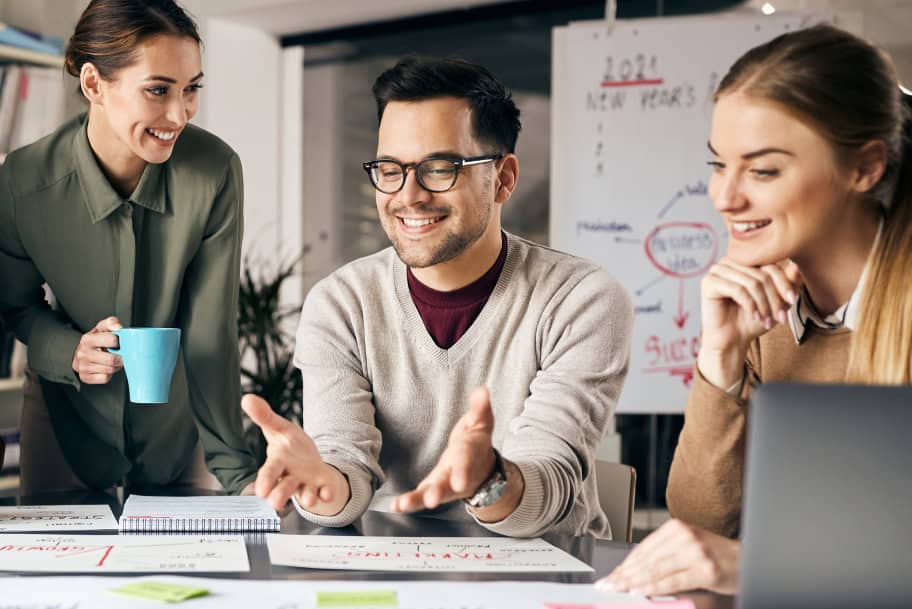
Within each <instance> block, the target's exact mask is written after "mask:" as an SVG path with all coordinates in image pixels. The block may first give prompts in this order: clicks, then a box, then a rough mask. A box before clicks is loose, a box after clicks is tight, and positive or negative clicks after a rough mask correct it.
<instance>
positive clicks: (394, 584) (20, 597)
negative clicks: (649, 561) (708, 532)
mask: <svg viewBox="0 0 912 609" xmlns="http://www.w3.org/2000/svg"><path fill="white" fill-rule="evenodd" d="M2 581H3V600H2V602H0V606H2V607H3V609H89V608H91V609H115V608H123V607H147V606H148V607H149V608H150V609H152V608H154V607H165V606H166V604H164V603H157V602H154V601H146V600H131V599H130V598H129V597H125V596H120V595H117V594H114V593H112V592H110V590H111V589H112V588H117V587H120V586H123V585H125V584H128V583H134V582H138V581H155V582H170V583H174V584H181V585H185V586H197V587H200V588H205V589H207V590H209V595H208V596H203V597H199V598H194V599H193V600H190V601H187V602H186V603H181V604H180V605H179V606H183V605H186V606H187V607H188V608H189V607H192V609H226V608H232V607H238V608H245V609H246V608H249V607H256V609H324V608H325V607H326V606H327V605H325V604H324V605H323V607H321V606H320V605H318V602H317V593H319V592H334V593H338V592H352V593H358V592H389V591H394V592H395V594H396V601H397V605H396V607H395V609H542V608H543V607H544V606H545V604H546V603H551V604H577V605H588V604H595V603H620V602H627V603H635V602H643V601H644V600H645V599H644V598H643V597H641V596H633V595H629V594H609V593H606V592H600V591H598V590H596V589H595V587H594V586H591V585H588V584H552V583H538V582H453V581H433V582H403V581H370V582H350V581H336V582H334V581H282V580H263V581H258V580H232V579H214V578H199V577H178V576H173V575H164V576H149V577H8V578H4V579H3V580H2ZM361 609H368V608H367V607H365V606H363V605H362V606H361ZM370 609H373V608H370ZM388 609H394V608H392V607H389V608H388Z"/></svg>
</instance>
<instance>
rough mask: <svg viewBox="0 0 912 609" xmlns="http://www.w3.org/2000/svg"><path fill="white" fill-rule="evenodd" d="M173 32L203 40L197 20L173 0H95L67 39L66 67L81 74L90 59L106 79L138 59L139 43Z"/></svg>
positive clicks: (177, 34)
mask: <svg viewBox="0 0 912 609" xmlns="http://www.w3.org/2000/svg"><path fill="white" fill-rule="evenodd" d="M162 34H170V35H174V36H185V37H187V38H192V39H193V40H195V41H196V42H197V43H198V44H202V40H201V39H200V35H199V31H198V29H197V26H196V22H195V21H194V20H193V18H192V17H190V15H189V14H187V12H186V11H185V10H184V9H183V8H181V7H180V6H179V5H178V4H177V3H176V2H174V0H92V1H91V2H89V5H88V6H87V7H86V9H85V11H83V13H82V15H81V16H80V17H79V22H78V23H77V24H76V31H74V32H73V36H72V37H70V40H69V42H68V43H67V47H66V53H65V63H64V67H65V69H66V71H67V72H68V73H69V74H71V75H73V76H75V77H76V78H79V74H80V72H81V71H82V66H83V65H85V64H86V63H91V64H92V65H94V66H95V67H96V68H97V69H98V72H99V74H100V75H101V77H102V78H104V79H105V80H113V79H114V78H115V75H116V73H117V71H118V70H120V69H121V68H125V67H127V66H129V65H130V64H132V63H133V61H134V60H135V59H136V53H137V52H138V50H139V45H140V44H142V43H143V42H144V41H145V40H147V39H148V38H151V37H152V36H158V35H162Z"/></svg>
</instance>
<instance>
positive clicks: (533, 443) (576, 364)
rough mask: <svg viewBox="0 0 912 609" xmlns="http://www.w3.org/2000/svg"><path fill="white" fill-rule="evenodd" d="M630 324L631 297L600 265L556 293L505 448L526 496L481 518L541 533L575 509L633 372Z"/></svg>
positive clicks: (506, 530) (508, 529) (523, 532)
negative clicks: (506, 510)
mask: <svg viewBox="0 0 912 609" xmlns="http://www.w3.org/2000/svg"><path fill="white" fill-rule="evenodd" d="M632 325H633V309H632V305H631V302H630V298H629V296H628V295H627V293H626V291H625V290H624V289H623V288H622V287H621V286H620V284H619V283H617V282H616V281H615V280H614V279H613V278H612V277H611V276H609V275H608V274H607V273H606V272H604V271H602V270H596V271H593V272H590V273H589V274H587V275H585V276H584V277H582V278H581V279H580V280H579V281H578V282H577V283H576V284H575V285H573V286H570V287H569V288H567V289H565V290H562V291H560V292H558V294H557V295H556V296H555V304H554V306H553V307H550V309H549V310H548V311H547V312H546V315H545V316H544V318H543V320H542V323H541V325H540V329H539V333H540V338H539V344H540V346H541V353H540V362H541V363H540V370H539V372H538V374H536V376H535V379H534V380H533V381H532V383H531V386H530V388H529V397H528V398H526V400H525V402H524V404H523V408H522V411H521V413H520V415H519V416H517V417H516V418H514V419H513V420H512V421H510V422H509V424H508V431H507V434H506V437H505V438H504V443H503V450H502V451H501V452H502V453H503V455H504V457H506V458H507V459H509V460H511V461H513V462H514V463H515V464H516V465H517V467H518V468H519V469H520V471H521V472H522V475H523V479H524V483H525V490H524V492H523V497H522V499H521V501H520V504H519V506H518V507H517V509H516V510H514V511H513V513H512V514H510V515H509V516H507V517H506V518H505V519H503V520H501V521H499V522H496V523H483V522H480V521H479V524H482V525H483V526H485V527H486V528H488V529H489V530H491V531H494V532H496V533H499V534H502V535H509V536H512V537H535V536H538V535H540V534H542V533H544V532H546V531H547V530H549V529H551V528H552V527H554V526H555V525H557V524H558V523H559V522H561V521H562V520H564V519H565V518H567V517H568V516H569V515H570V513H571V511H572V510H573V508H574V506H575V505H576V504H577V502H578V501H580V498H581V495H582V494H583V481H584V480H585V479H587V478H588V477H589V476H592V475H594V471H595V455H596V450H597V448H598V444H599V442H600V441H601V439H602V436H603V435H604V433H605V431H606V429H607V426H608V424H609V422H610V420H611V417H612V416H613V414H614V409H615V406H616V404H617V399H618V396H619V394H620V392H621V387H622V385H623V383H624V379H625V377H626V375H627V368H628V365H629V358H630V340H631V331H632ZM592 508H593V509H598V506H592Z"/></svg>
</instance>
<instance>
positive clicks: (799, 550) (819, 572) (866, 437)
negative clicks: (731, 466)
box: [739, 383, 912, 609]
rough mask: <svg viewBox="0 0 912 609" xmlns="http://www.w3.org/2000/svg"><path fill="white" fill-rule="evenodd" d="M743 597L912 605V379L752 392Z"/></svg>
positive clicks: (810, 603)
mask: <svg viewBox="0 0 912 609" xmlns="http://www.w3.org/2000/svg"><path fill="white" fill-rule="evenodd" d="M741 530H742V539H743V548H742V564H741V581H740V593H739V597H740V599H739V607H740V608H741V609H784V608H793V607H795V608H798V607H800V608H802V609H818V608H820V609H823V608H826V609H842V608H843V607H844V608H849V607H851V608H853V609H856V608H865V609H869V608H870V609H893V608H900V607H902V608H903V609H908V608H910V607H912V387H876V386H854V385H850V386H847V385H802V384H784V383H783V384H779V383H771V384H764V385H763V386H761V387H760V388H758V389H757V390H756V391H755V392H754V395H753V398H752V400H751V407H750V415H749V424H748V437H747V462H746V472H745V496H744V510H743V513H742V521H741Z"/></svg>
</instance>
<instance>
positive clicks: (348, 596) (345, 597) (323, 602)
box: [317, 590, 399, 609]
mask: <svg viewBox="0 0 912 609" xmlns="http://www.w3.org/2000/svg"><path fill="white" fill-rule="evenodd" d="M398 605H399V601H398V599H397V598H396V591H395V590H358V591H356V592H317V609H327V608H329V607H397V606H398Z"/></svg>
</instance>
